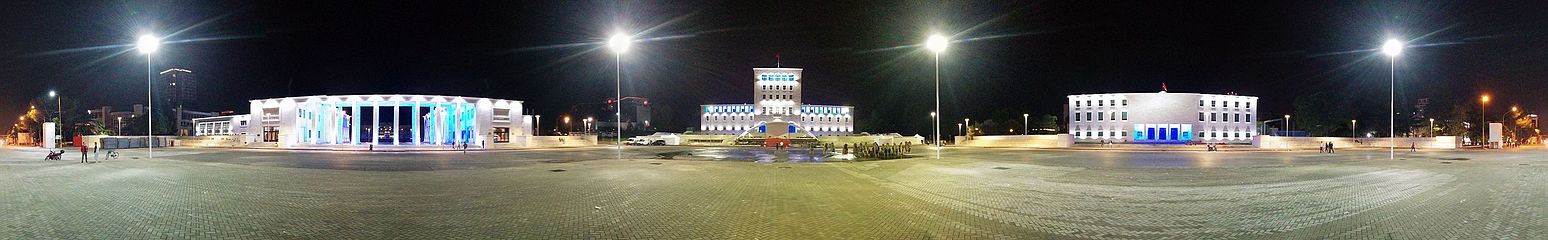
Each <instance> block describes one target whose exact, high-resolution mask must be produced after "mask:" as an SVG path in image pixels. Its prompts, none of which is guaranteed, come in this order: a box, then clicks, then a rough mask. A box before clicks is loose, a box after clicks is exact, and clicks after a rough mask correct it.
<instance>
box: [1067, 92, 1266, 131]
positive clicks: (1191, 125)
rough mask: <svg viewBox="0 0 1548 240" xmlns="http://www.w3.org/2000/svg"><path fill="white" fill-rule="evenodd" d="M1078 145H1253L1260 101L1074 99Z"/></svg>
mask: <svg viewBox="0 0 1548 240" xmlns="http://www.w3.org/2000/svg"><path fill="white" fill-rule="evenodd" d="M1068 100H1069V102H1067V104H1068V105H1069V109H1068V112H1066V114H1067V115H1068V116H1069V119H1068V122H1069V133H1070V135H1071V136H1072V137H1074V138H1075V141H1076V142H1120V143H1121V142H1132V143H1156V144H1165V143H1189V142H1210V143H1249V142H1252V137H1253V135H1254V134H1256V133H1257V132H1258V131H1257V124H1254V121H1256V120H1257V119H1258V114H1257V109H1258V108H1257V107H1258V104H1257V102H1258V97H1250V96H1238V95H1221V94H1200V93H1168V92H1157V93H1103V94H1082V95H1069V96H1068Z"/></svg>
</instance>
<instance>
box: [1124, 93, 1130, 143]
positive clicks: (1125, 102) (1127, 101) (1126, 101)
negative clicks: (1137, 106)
mask: <svg viewBox="0 0 1548 240" xmlns="http://www.w3.org/2000/svg"><path fill="white" fill-rule="evenodd" d="M1123 105H1124V106H1128V105H1129V100H1128V99H1124V100H1123ZM1124 135H1128V134H1127V133H1125V134H1124Z"/></svg>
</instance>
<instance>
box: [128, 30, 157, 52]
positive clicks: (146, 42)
mask: <svg viewBox="0 0 1548 240" xmlns="http://www.w3.org/2000/svg"><path fill="white" fill-rule="evenodd" d="M134 48H135V49H138V50H140V53H144V54H151V53H155V52H156V49H159V48H161V38H157V37H156V36H151V35H150V34H146V35H140V39H138V40H135V41H134Z"/></svg>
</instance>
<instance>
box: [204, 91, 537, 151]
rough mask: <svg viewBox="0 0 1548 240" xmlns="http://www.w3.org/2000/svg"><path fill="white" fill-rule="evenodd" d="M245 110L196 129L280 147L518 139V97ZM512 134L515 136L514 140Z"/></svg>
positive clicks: (387, 98)
mask: <svg viewBox="0 0 1548 240" xmlns="http://www.w3.org/2000/svg"><path fill="white" fill-rule="evenodd" d="M249 102H250V108H249V111H250V112H249V114H247V115H236V116H220V117H209V118H200V119H195V125H196V130H195V132H196V133H197V134H198V135H200V136H220V135H238V136H241V138H242V139H243V144H252V143H272V144H274V145H275V147H281V148H295V147H306V148H355V147H360V146H370V147H379V146H380V147H394V146H424V147H435V146H458V145H463V144H466V145H468V146H471V147H474V148H488V147H491V146H502V145H513V144H515V145H519V144H520V142H521V140H522V139H524V138H523V137H527V136H531V131H529V129H532V127H531V126H532V125H531V123H532V118H531V116H529V115H522V102H521V101H514V100H505V99H493V98H477V97H457V96H433V95H393V94H383V95H339V96H330V95H321V96H303V97H286V98H271V99H257V100H251V101H249ZM513 139H517V140H516V141H513Z"/></svg>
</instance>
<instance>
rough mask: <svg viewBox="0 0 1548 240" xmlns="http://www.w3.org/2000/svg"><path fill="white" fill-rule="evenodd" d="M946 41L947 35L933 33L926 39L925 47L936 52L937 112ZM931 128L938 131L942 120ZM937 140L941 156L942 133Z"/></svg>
mask: <svg viewBox="0 0 1548 240" xmlns="http://www.w3.org/2000/svg"><path fill="white" fill-rule="evenodd" d="M946 43H947V41H946V37H943V36H941V35H940V34H936V35H931V36H930V38H929V39H927V40H925V48H929V49H930V52H932V53H935V111H936V112H940V111H941V52H944V51H946ZM930 128H934V129H936V131H939V130H940V128H941V125H940V122H939V121H935V122H933V123H932V125H931V126H930ZM935 142H936V145H935V146H936V147H937V148H936V150H935V151H936V152H935V158H940V155H941V154H940V148H939V147H940V142H941V138H940V135H938V134H937V135H936V137H935Z"/></svg>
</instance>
